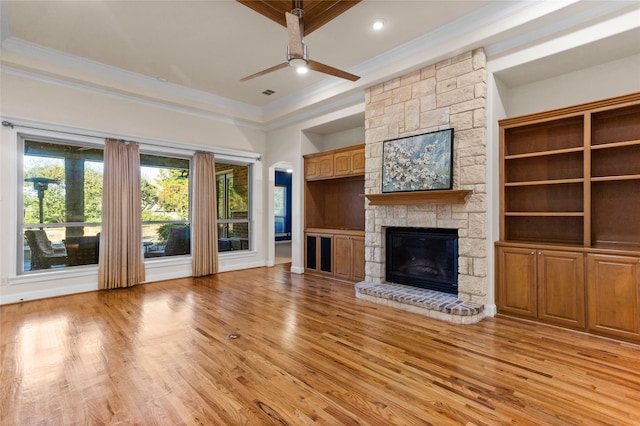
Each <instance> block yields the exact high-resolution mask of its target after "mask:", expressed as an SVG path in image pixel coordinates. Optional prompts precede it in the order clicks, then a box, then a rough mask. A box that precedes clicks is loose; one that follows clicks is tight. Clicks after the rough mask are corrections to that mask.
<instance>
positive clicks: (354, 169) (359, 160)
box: [351, 148, 364, 174]
mask: <svg viewBox="0 0 640 426" xmlns="http://www.w3.org/2000/svg"><path fill="white" fill-rule="evenodd" d="M351 173H353V174H362V173H364V148H360V149H356V150H353V151H351Z"/></svg>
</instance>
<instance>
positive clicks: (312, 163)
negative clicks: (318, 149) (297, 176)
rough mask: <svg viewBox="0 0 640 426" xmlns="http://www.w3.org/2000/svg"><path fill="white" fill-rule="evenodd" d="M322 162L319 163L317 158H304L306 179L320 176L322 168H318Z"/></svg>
mask: <svg viewBox="0 0 640 426" xmlns="http://www.w3.org/2000/svg"><path fill="white" fill-rule="evenodd" d="M319 165H320V164H319V163H318V159H317V158H307V159H305V160H304V178H305V179H314V178H317V177H318V176H320V169H319V168H318V166H319Z"/></svg>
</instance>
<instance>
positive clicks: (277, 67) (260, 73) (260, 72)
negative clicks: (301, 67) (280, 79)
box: [240, 62, 289, 81]
mask: <svg viewBox="0 0 640 426" xmlns="http://www.w3.org/2000/svg"><path fill="white" fill-rule="evenodd" d="M288 66H289V64H288V63H286V62H283V63H281V64H278V65H276V66H273V67H271V68H267V69H266V70H262V71H258V72H257V73H255V74H251V75H248V76H246V77H244V78H241V79H240V81H247V80H251V79H252V78H256V77H260V76H261V75H265V74H269V73H270V72H273V71H278V70H280V69H282V68H286V67H288Z"/></svg>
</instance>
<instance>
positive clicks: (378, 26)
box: [371, 19, 384, 31]
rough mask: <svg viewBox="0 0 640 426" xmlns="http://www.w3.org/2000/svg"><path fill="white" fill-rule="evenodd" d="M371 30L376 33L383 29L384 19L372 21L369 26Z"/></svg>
mask: <svg viewBox="0 0 640 426" xmlns="http://www.w3.org/2000/svg"><path fill="white" fill-rule="evenodd" d="M371 28H373V29H374V30H376V31H380V30H381V29H383V28H384V19H376V20H375V21H373V23H372V24H371Z"/></svg>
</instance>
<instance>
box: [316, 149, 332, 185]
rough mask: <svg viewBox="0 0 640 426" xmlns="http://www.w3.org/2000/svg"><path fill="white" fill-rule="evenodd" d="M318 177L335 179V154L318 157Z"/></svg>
mask: <svg viewBox="0 0 640 426" xmlns="http://www.w3.org/2000/svg"><path fill="white" fill-rule="evenodd" d="M318 177H319V178H323V179H326V178H330V177H333V154H328V155H323V156H322V157H318Z"/></svg>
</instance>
